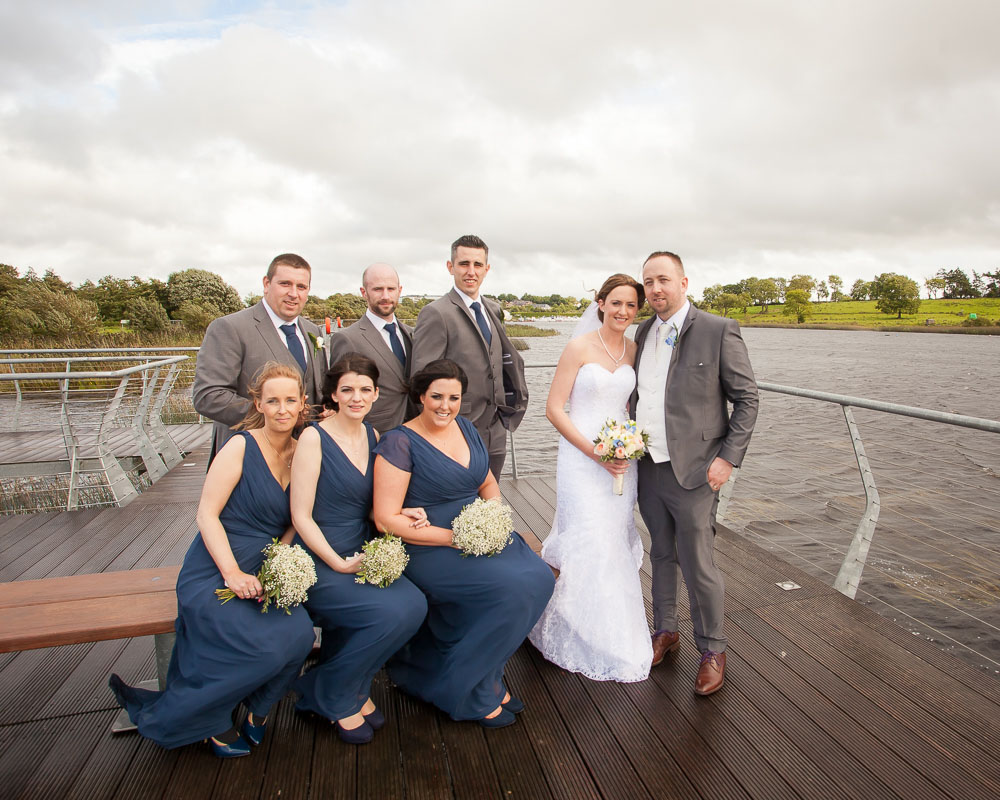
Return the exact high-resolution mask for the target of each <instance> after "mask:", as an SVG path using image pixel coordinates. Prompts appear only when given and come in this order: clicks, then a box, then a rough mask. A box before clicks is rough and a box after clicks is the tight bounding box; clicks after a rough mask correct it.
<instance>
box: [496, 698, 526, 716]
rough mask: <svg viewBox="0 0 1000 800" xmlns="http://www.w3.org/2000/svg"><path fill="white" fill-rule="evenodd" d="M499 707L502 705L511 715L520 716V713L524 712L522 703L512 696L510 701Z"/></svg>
mask: <svg viewBox="0 0 1000 800" xmlns="http://www.w3.org/2000/svg"><path fill="white" fill-rule="evenodd" d="M500 705H502V706H503V707H504V708H505V709H506V710H507V711H509V712H510V713H511V714H520V713H521V712H522V711H524V703H523V702H522V701H521V700H519V699H518V698H516V697H514V695H511V696H510V700H508V701H507V702H506V703H501V704H500Z"/></svg>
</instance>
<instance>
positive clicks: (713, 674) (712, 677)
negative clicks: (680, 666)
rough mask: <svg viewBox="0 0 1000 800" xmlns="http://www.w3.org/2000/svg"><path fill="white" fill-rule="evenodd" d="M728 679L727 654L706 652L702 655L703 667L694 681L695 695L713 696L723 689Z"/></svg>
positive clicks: (699, 669) (699, 668)
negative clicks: (726, 678)
mask: <svg viewBox="0 0 1000 800" xmlns="http://www.w3.org/2000/svg"><path fill="white" fill-rule="evenodd" d="M725 677H726V654H725V653H715V652H713V651H711V650H706V651H705V652H704V653H702V654H701V666H700V667H698V677H697V678H695V681H694V693H695V694H700V695H706V694H712V693H713V692H717V691H719V689H721V688H722V684H723V682H724V681H725Z"/></svg>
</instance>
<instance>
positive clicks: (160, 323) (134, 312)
mask: <svg viewBox="0 0 1000 800" xmlns="http://www.w3.org/2000/svg"><path fill="white" fill-rule="evenodd" d="M125 319H128V320H129V321H130V322H131V324H132V327H133V328H135V329H136V330H139V331H148V332H150V333H157V332H159V331H165V330H166V329H167V328H169V327H170V318H169V317H168V316H167V312H166V310H165V309H164V308H163V306H161V305H160V304H159V303H157V302H156V301H155V300H151V299H150V298H148V297H133V298H132V299H131V300H129V301H128V302H127V303H126V304H125ZM206 327H207V326H206Z"/></svg>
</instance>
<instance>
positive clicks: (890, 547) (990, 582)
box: [507, 322, 1000, 674]
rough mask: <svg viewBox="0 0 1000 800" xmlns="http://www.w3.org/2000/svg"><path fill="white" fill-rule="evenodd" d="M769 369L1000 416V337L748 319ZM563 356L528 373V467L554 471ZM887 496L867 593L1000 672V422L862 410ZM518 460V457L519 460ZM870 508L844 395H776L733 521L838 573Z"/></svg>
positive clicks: (850, 390) (791, 555) (553, 345)
mask: <svg viewBox="0 0 1000 800" xmlns="http://www.w3.org/2000/svg"><path fill="white" fill-rule="evenodd" d="M539 324H540V325H542V326H544V327H553V328H556V329H558V330H559V331H560V336H558V337H551V338H545V339H542V338H532V339H529V340H528V342H529V343H530V349H529V350H528V351H526V352H524V353H522V355H523V356H524V357H525V363H526V364H527V365H528V366H529V367H530V365H533V364H555V363H556V361H557V360H558V358H559V354H560V353H561V351H562V348H563V347H564V346H565V344H566V342H567V341H568V339H569V334H570V332H571V331H572V330H573V327H574V324H573V323H562V322H556V323H550V322H542V323H539ZM743 335H744V339H745V340H746V343H747V348H748V350H749V352H750V358H751V361H752V362H753V366H754V370H755V372H756V374H757V378H758V380H761V381H765V382H771V383H779V384H785V385H790V386H799V387H804V388H809V389H816V390H819V391H825V392H833V393H838V394H846V395H853V396H856V397H866V398H870V399H876V400H882V401H886V402H892V403H899V404H903V405H910V406H918V407H921V408H929V409H934V410H938V411H947V412H952V413H957V414H965V415H968V416H974V417H985V418H989V419H998V418H1000V400H998V398H1000V370H998V369H997V364H998V363H1000V339H998V338H997V337H992V336H962V335H954V334H934V333H885V332H875V331H825V330H789V329H767V328H746V329H744V331H743ZM553 372H554V369H552V368H547V369H531V368H529V369H528V370H527V377H528V385H529V391H530V394H531V400H530V403H529V408H528V414H527V415H526V416H525V420H524V422H523V423H522V425H521V427H520V428H519V429H518V432H517V437H516V446H517V465H518V471H519V473H521V474H524V473H530V472H551V471H553V470H554V469H555V454H556V447H557V442H558V434H556V433H555V431H554V429H553V428H552V426H551V425H550V424H549V423H548V421H547V420H546V419H545V416H544V407H545V397H546V395H547V393H548V386H549V382H550V381H551V379H552V374H553ZM854 416H855V419H856V421H857V423H858V426H859V429H860V432H861V436H862V439H863V442H864V447H865V449H866V452H867V455H868V458H869V460H870V462H871V466H872V470H873V472H874V475H875V480H876V484H877V486H878V489H879V493H880V498H881V516H880V519H879V523H878V528H877V530H876V532H875V538H874V541H873V543H872V547H871V550H870V553H869V557H868V563H867V566H866V568H865V573H864V578H863V580H862V584H861V590H860V591H859V593H858V600H859V601H860V602H863V603H866V604H868V605H871V606H872V607H873V608H874V609H875V610H877V611H878V612H879V613H880V614H882V615H883V616H886V617H888V618H890V619H894V620H895V621H897V622H898V623H899V624H901V625H903V626H904V627H906V628H908V629H909V630H911V631H912V632H913V633H914V634H915V635H920V636H924V637H926V638H928V639H932V640H933V641H935V642H936V643H938V644H939V646H941V647H942V648H944V649H946V650H949V651H952V652H954V653H955V654H956V655H958V656H959V657H961V658H963V659H965V660H967V661H969V662H970V663H972V664H975V665H977V666H980V667H982V668H983V669H985V670H988V671H990V672H993V673H994V674H1000V435H998V434H992V433H984V432H979V431H973V430H968V429H963V428H956V427H953V426H950V425H941V424H937V423H931V422H924V421H920V420H914V419H910V418H905V417H897V416H893V415H888V414H883V413H879V412H874V411H865V410H855V411H854ZM507 469H508V470H509V469H510V459H509V458H508V467H507ZM863 509H864V490H863V487H862V484H861V480H860V477H859V474H858V467H857V462H856V461H855V458H854V453H853V449H852V447H851V442H850V439H849V437H848V435H847V427H846V424H845V422H844V415H843V412H842V411H841V409H840V407H839V406H837V405H832V404H827V403H819V402H816V401H810V400H803V399H798V398H793V397H789V396H786V395H781V394H775V393H772V392H762V393H761V408H760V415H759V417H758V420H757V427H756V430H755V432H754V437H753V440H752V442H751V445H750V449H749V451H748V453H747V457H746V460H745V462H744V468H743V469H742V470H741V473H740V475H739V477H738V479H737V481H736V484H735V487H734V492H733V499H732V502H731V504H730V507H729V509H728V512H727V515H726V520H725V522H726V524H727V525H728V526H729V527H731V528H733V529H734V530H736V531H738V532H739V533H741V534H743V535H745V536H747V537H748V538H750V539H753V540H754V541H756V542H757V543H758V544H760V545H761V546H763V547H765V548H767V549H770V550H772V551H774V552H776V553H777V554H779V555H780V556H781V557H782V558H783V559H785V560H787V561H789V562H790V563H792V564H794V565H796V566H798V567H800V568H802V569H805V570H806V571H808V572H810V573H812V574H814V575H817V576H819V577H820V578H822V579H823V580H825V581H827V582H828V583H832V582H833V579H834V576H835V575H836V573H837V570H838V569H839V566H840V563H841V561H842V560H843V556H844V552H845V551H846V549H847V546H848V545H849V543H850V541H851V538H852V536H853V533H854V529H855V527H856V525H857V523H858V520H859V519H860V517H861V513H862V511H863Z"/></svg>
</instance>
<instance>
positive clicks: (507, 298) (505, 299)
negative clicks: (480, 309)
mask: <svg viewBox="0 0 1000 800" xmlns="http://www.w3.org/2000/svg"><path fill="white" fill-rule="evenodd" d="M497 300H499V301H500V302H501V303H510V302H512V301H514V300H517V295H516V294H511V293H510V292H504V293H503V294H498V295H497Z"/></svg>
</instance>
